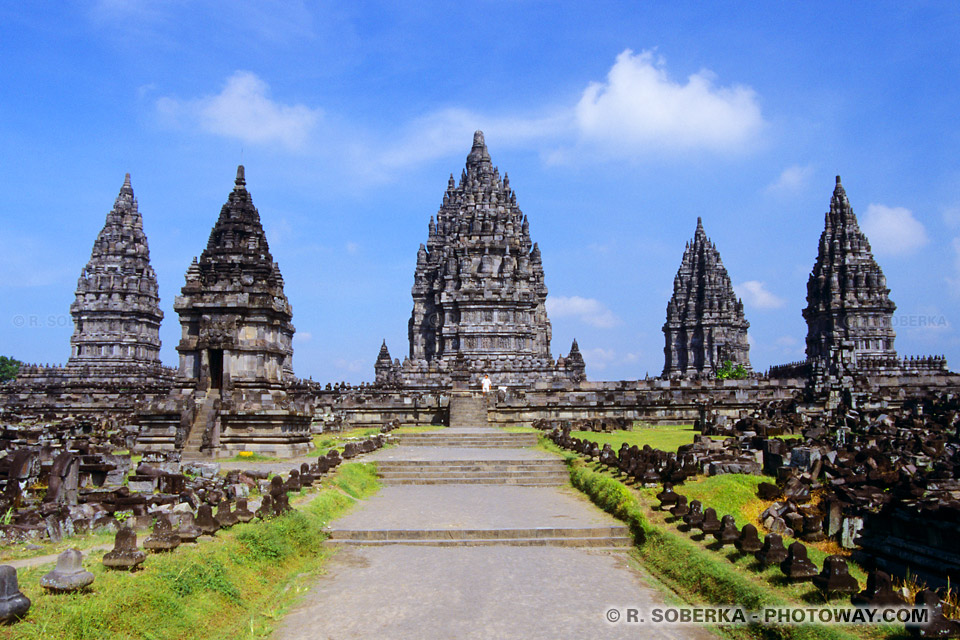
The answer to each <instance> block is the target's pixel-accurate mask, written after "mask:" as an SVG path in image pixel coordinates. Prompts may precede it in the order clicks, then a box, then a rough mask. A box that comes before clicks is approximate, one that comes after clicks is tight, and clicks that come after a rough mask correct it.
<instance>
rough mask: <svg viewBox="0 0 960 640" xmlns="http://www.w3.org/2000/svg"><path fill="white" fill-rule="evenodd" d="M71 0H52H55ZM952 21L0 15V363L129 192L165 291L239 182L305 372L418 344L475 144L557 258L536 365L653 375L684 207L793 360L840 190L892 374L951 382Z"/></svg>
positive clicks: (958, 18) (752, 311) (718, 10)
mask: <svg viewBox="0 0 960 640" xmlns="http://www.w3.org/2000/svg"><path fill="white" fill-rule="evenodd" d="M54 6H56V8H54ZM957 42H960V5H957V4H956V3H950V2H942V3H926V2H909V3H904V2H869V3H854V2H851V3H826V2H782V3H756V4H750V3H742V2H738V3H700V2H647V3H637V2H594V3H573V2H571V3H546V2H533V1H531V2H522V1H521V2H497V1H491V2H476V3H475V2H463V3H430V2H425V3H419V4H416V5H414V4H413V3H367V2H350V3H340V4H335V3H315V2H310V3H296V2H247V1H242V0H238V1H234V2H230V3H222V2H178V1H176V0H168V1H165V2H145V1H136V0H132V1H127V2H121V1H120V0H110V1H101V2H72V3H70V2H68V3H56V4H55V5H53V4H49V3H30V2H22V1H19V0H17V1H11V0H5V1H3V2H0V141H2V144H0V167H2V172H0V190H2V194H3V197H2V199H0V221H2V229H3V237H4V239H5V242H4V251H3V253H2V255H0V300H2V303H0V353H2V354H6V355H12V356H14V357H17V358H19V359H21V360H24V361H28V362H41V363H45V362H51V363H52V362H64V361H66V359H67V357H68V356H69V337H70V333H71V331H72V323H71V321H70V317H69V305H70V303H71V302H72V300H73V291H74V289H75V286H76V279H77V277H78V275H79V274H80V270H81V269H82V267H83V265H84V264H85V263H86V261H87V260H88V259H89V256H90V248H91V246H92V244H93V241H94V239H95V237H96V235H97V232H98V231H99V230H100V228H101V227H102V225H103V221H104V218H105V216H106V213H107V212H108V211H109V209H110V207H111V205H112V204H113V200H114V198H115V197H116V195H117V192H118V191H119V188H120V185H121V183H122V181H123V175H124V173H125V172H130V173H131V175H132V182H133V188H134V191H135V193H136V195H137V198H138V200H139V202H140V210H141V212H142V213H143V217H144V228H145V230H146V233H147V236H148V238H149V242H150V250H151V258H152V262H153V265H154V267H155V269H156V271H157V275H158V279H159V283H160V292H161V304H162V308H163V310H164V313H165V314H166V318H165V320H164V323H163V327H162V329H161V338H162V340H163V350H162V357H163V359H164V362H165V363H166V364H168V365H175V364H176V361H177V357H176V351H175V349H174V348H175V346H176V343H177V341H178V340H179V324H178V322H177V318H176V316H175V314H174V312H173V298H174V296H175V295H176V294H177V293H178V292H179V289H180V287H182V286H183V275H184V272H185V271H186V268H187V266H188V265H189V264H190V260H191V259H192V258H193V256H196V255H199V254H200V252H201V251H202V250H203V248H204V246H205V244H206V239H207V236H208V234H209V231H210V228H211V227H212V225H213V223H214V221H215V220H216V217H217V215H218V213H219V210H220V207H221V205H222V204H223V202H224V201H225V200H226V197H227V194H228V193H229V191H230V189H231V187H232V184H233V177H234V173H235V170H236V165H237V164H240V163H241V162H242V163H243V164H244V165H246V169H247V184H248V188H249V190H250V192H251V193H252V195H253V199H254V203H255V204H256V205H257V207H258V208H259V210H260V214H261V218H262V220H263V222H264V226H265V228H266V231H267V237H268V240H269V242H270V245H271V249H272V252H273V255H274V258H275V259H276V260H277V261H278V262H279V264H280V268H281V271H282V273H283V275H284V278H285V280H286V292H287V296H288V297H289V299H290V301H291V303H292V305H293V309H294V324H295V325H296V327H297V330H298V333H297V336H296V338H295V342H294V347H295V355H294V368H295V370H296V372H297V374H298V375H300V376H302V377H307V376H311V377H313V378H314V379H315V380H321V381H336V380H348V381H352V382H360V381H362V380H370V379H372V377H373V362H374V359H375V358H376V355H377V351H378V349H379V346H380V341H381V340H382V339H384V338H386V340H387V344H388V345H389V347H390V350H391V354H393V355H394V356H399V357H403V355H404V354H405V353H406V352H407V339H406V326H407V319H408V318H409V314H410V310H411V306H412V302H411V297H410V287H411V286H412V284H413V270H414V265H415V262H416V251H417V247H418V246H419V244H420V243H421V242H425V240H426V235H427V223H428V221H429V219H430V216H431V215H432V214H435V213H436V211H437V209H438V207H439V205H440V201H441V198H442V195H443V191H444V189H445V187H446V182H447V177H448V176H449V174H450V173H453V174H455V175H456V176H459V174H460V171H461V169H462V168H463V164H464V159H465V157H466V155H467V153H468V152H469V149H470V143H471V139H472V138H471V136H472V132H473V131H474V130H475V129H483V130H484V131H485V133H486V140H487V144H488V147H489V149H490V153H491V156H492V158H493V161H494V164H497V165H498V166H499V167H500V171H501V173H504V172H506V173H508V174H509V175H510V179H511V186H512V187H513V188H514V189H515V190H516V192H517V198H518V204H519V205H520V207H521V209H522V210H523V211H524V212H525V213H526V214H527V215H528V216H529V219H530V225H531V234H532V236H533V239H534V240H535V241H537V242H539V244H540V247H541V249H542V252H543V262H544V268H545V271H546V279H547V286H548V287H549V289H550V297H549V299H548V305H549V306H548V309H549V312H550V318H551V320H552V322H553V329H554V330H553V337H554V339H553V352H554V355H555V356H556V355H557V354H559V353H566V352H567V350H568V349H569V346H570V342H571V340H572V339H573V338H574V337H576V338H577V339H578V340H579V343H580V346H581V349H582V351H583V352H584V357H585V359H586V361H587V373H588V376H589V377H590V378H591V379H631V378H638V377H640V378H642V377H643V376H644V375H645V374H647V373H649V374H650V375H657V374H659V373H660V370H661V369H662V366H663V334H662V331H661V326H662V324H663V321H664V316H665V308H666V304H667V300H668V298H669V295H670V292H671V289H672V283H673V276H674V275H675V273H676V270H677V268H678V266H679V264H680V258H681V256H682V254H683V248H684V243H685V242H686V241H687V240H688V239H690V238H691V237H692V236H693V232H694V229H695V226H696V219H697V216H702V217H703V222H704V227H705V229H706V231H707V234H708V235H709V236H711V237H712V239H713V240H714V242H715V243H716V245H717V247H718V249H719V250H720V254H721V256H722V258H723V261H724V264H725V265H726V267H727V269H728V271H729V273H730V277H731V279H732V281H733V283H734V286H735V288H736V290H737V292H738V294H739V295H740V296H742V297H743V300H744V304H745V307H746V314H747V319H748V320H749V321H750V323H751V329H750V339H751V343H752V348H751V359H752V361H753V364H754V366H755V368H757V369H760V370H765V369H766V368H767V367H768V366H770V365H772V364H778V363H782V362H787V361H792V360H796V359H800V358H802V356H803V339H804V336H805V333H806V328H805V325H804V323H803V320H802V318H801V315H800V310H801V309H802V308H803V306H804V305H805V295H806V279H807V275H808V274H809V272H810V269H811V268H812V266H813V263H814V260H815V258H816V251H817V242H818V238H819V234H820V232H821V230H822V228H823V214H824V212H825V211H826V210H827V208H828V204H829V198H830V194H831V192H832V189H833V183H834V175H836V174H838V173H839V174H841V175H842V176H843V182H844V186H845V187H846V190H847V193H848V195H849V197H850V200H851V202H852V204H853V207H854V210H855V211H856V213H857V215H858V217H859V219H860V222H861V226H862V227H863V228H864V229H865V230H866V232H867V234H868V237H869V238H870V240H871V243H872V245H873V248H874V253H875V255H876V256H877V258H878V260H879V262H880V265H881V267H882V268H883V270H884V273H885V274H886V276H887V280H888V284H889V286H890V288H891V290H892V291H891V297H892V299H893V300H894V301H895V302H896V303H897V305H898V309H897V313H896V317H895V322H896V325H897V328H898V334H897V341H896V347H897V349H898V351H899V352H900V353H901V354H904V355H910V354H944V355H946V356H947V359H948V362H949V363H950V364H951V365H952V367H953V368H954V369H957V368H958V367H960V334H958V332H957V329H956V325H957V324H958V323H960V313H958V312H960V287H958V285H960V159H958V153H957V150H958V149H960V120H958V117H957V114H958V113H960V83H958V79H960V47H958V46H957V44H956V43H957Z"/></svg>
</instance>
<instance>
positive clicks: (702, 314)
mask: <svg viewBox="0 0 960 640" xmlns="http://www.w3.org/2000/svg"><path fill="white" fill-rule="evenodd" d="M749 328H750V323H749V322H747V320H746V318H745V317H744V315H743V302H741V301H740V300H739V299H738V298H737V296H736V294H735V293H734V291H733V285H732V284H731V283H730V276H729V275H727V270H726V268H725V267H724V266H723V262H722V261H721V260H720V253H719V252H718V251H717V247H716V246H715V245H714V244H713V242H711V241H710V239H709V238H707V234H706V232H704V230H703V222H702V220H701V219H700V218H697V230H696V232H695V233H694V235H693V242H687V247H686V250H684V252H683V260H682V262H681V263H680V269H679V270H678V271H677V275H676V277H675V278H674V279H673V296H672V297H671V298H670V302H668V303H667V321H666V322H665V323H664V325H663V335H664V338H665V339H666V346H665V347H664V349H663V353H664V365H663V377H664V378H677V377H698V376H706V377H709V378H716V377H717V371H718V370H719V369H720V368H721V367H722V366H723V365H724V363H725V362H730V363H731V364H732V365H742V366H743V367H744V368H745V369H746V370H747V371H750V370H751V369H750V356H749V352H750V345H749V344H747V329H749Z"/></svg>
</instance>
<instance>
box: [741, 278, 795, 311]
mask: <svg viewBox="0 0 960 640" xmlns="http://www.w3.org/2000/svg"><path fill="white" fill-rule="evenodd" d="M734 288H735V289H736V291H737V293H738V294H739V295H740V297H741V298H742V299H743V301H744V302H745V303H746V304H747V305H749V306H751V307H756V308H757V309H779V308H780V307H782V306H783V305H784V304H786V301H785V300H784V299H783V298H781V297H779V296H776V295H774V294H773V293H771V292H770V291H768V290H767V285H766V284H764V283H763V282H760V281H759V280H747V281H746V282H741V283H740V284H738V285H736V287H734Z"/></svg>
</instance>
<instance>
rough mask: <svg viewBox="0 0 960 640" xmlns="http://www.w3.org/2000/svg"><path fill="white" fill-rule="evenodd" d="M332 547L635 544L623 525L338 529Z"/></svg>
mask: <svg viewBox="0 0 960 640" xmlns="http://www.w3.org/2000/svg"><path fill="white" fill-rule="evenodd" d="M329 542H330V544H349V545H360V546H383V545H417V546H429V547H484V546H492V545H512V546H522V547H548V546H549V547H592V548H597V547H600V548H616V547H629V546H631V545H632V544H633V538H632V537H631V536H630V530H629V529H628V528H627V527H625V526H623V525H610V526H595V527H568V528H560V527H535V528H529V529H374V530H368V529H362V530H350V529H337V530H333V531H331V532H330V538H329Z"/></svg>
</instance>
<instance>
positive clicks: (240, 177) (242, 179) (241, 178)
mask: <svg viewBox="0 0 960 640" xmlns="http://www.w3.org/2000/svg"><path fill="white" fill-rule="evenodd" d="M233 184H234V185H235V186H236V187H237V188H238V189H242V188H244V187H246V186H247V180H246V176H245V175H244V171H243V165H242V164H241V165H238V166H237V179H236V181H234V183H233Z"/></svg>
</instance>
